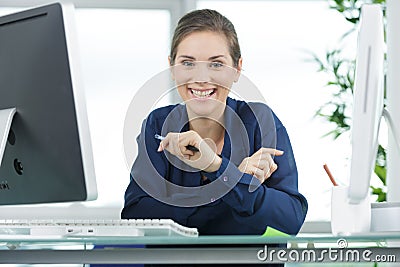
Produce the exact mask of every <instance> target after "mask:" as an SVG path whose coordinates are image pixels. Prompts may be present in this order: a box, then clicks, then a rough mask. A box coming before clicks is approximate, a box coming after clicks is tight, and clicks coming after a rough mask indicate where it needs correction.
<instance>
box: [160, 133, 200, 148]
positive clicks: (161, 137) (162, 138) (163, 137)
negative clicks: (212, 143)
mask: <svg viewBox="0 0 400 267" xmlns="http://www.w3.org/2000/svg"><path fill="white" fill-rule="evenodd" d="M154 138H155V139H158V140H161V141H162V140H164V139H165V136H162V135H159V134H155V135H154ZM186 148H187V149H188V150H190V151H193V152H199V149H198V148H197V147H195V146H192V145H187V146H186Z"/></svg>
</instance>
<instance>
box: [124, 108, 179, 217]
mask: <svg viewBox="0 0 400 267" xmlns="http://www.w3.org/2000/svg"><path fill="white" fill-rule="evenodd" d="M155 133H156V131H155V129H154V121H153V120H152V117H151V116H149V118H148V119H147V120H145V121H144V122H143V124H142V128H141V132H140V134H139V136H138V137H137V139H136V141H137V144H138V155H137V157H136V160H135V162H134V164H133V166H132V169H131V174H130V183H129V185H128V187H127V189H126V191H125V204H124V207H123V209H122V212H121V218H123V219H153V218H154V219H165V218H169V219H173V220H175V221H176V222H178V223H183V222H184V218H182V216H179V214H180V213H179V212H177V210H176V207H174V206H172V205H168V204H165V203H163V202H162V201H160V200H159V199H157V196H159V197H163V196H166V194H167V192H166V191H167V190H166V184H165V180H164V178H163V177H166V174H167V172H168V164H167V160H166V158H165V156H164V153H159V152H157V148H158V145H159V144H158V142H159V141H158V142H157V140H156V139H155V138H154V134H155ZM150 177H151V178H150Z"/></svg>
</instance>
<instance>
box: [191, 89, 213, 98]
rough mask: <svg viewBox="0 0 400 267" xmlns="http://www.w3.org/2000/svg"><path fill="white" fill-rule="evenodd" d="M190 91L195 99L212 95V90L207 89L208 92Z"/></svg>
mask: <svg viewBox="0 0 400 267" xmlns="http://www.w3.org/2000/svg"><path fill="white" fill-rule="evenodd" d="M190 90H191V91H192V94H193V95H194V96H196V97H200V98H206V97H209V96H210V95H212V94H213V93H214V89H209V90H196V89H190Z"/></svg>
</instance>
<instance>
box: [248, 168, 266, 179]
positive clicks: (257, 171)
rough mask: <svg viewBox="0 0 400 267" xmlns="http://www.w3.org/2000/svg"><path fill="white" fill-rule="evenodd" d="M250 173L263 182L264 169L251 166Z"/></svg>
mask: <svg viewBox="0 0 400 267" xmlns="http://www.w3.org/2000/svg"><path fill="white" fill-rule="evenodd" d="M251 173H252V175H253V176H254V177H256V178H257V179H258V180H259V181H260V182H261V183H263V182H264V179H265V178H264V176H265V173H264V171H262V170H260V169H259V168H256V167H253V168H252V169H251Z"/></svg>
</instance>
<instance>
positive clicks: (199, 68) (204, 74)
mask: <svg viewBox="0 0 400 267" xmlns="http://www.w3.org/2000/svg"><path fill="white" fill-rule="evenodd" d="M193 81H194V82H196V83H207V82H210V81H211V76H210V70H209V69H208V66H207V62H198V63H197V64H196V67H195V69H194V72H193Z"/></svg>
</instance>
